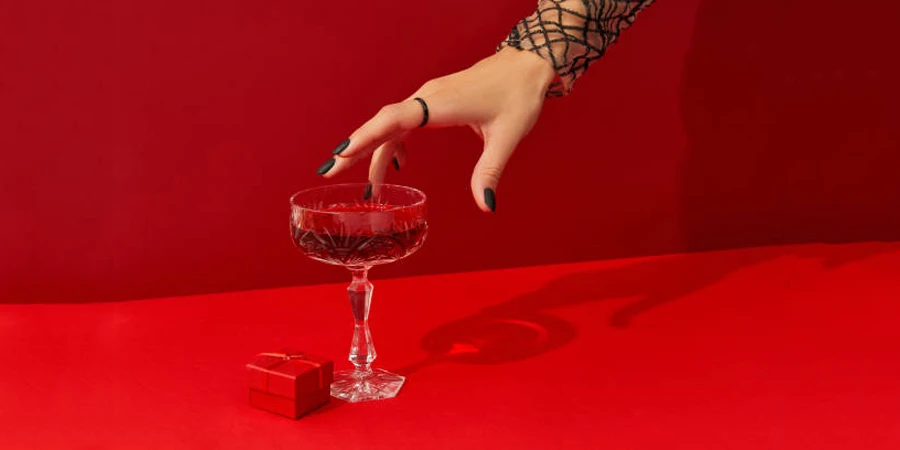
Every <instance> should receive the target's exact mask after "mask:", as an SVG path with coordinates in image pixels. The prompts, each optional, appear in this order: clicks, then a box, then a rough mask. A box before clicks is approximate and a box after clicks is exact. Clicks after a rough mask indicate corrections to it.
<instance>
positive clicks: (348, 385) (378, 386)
mask: <svg viewBox="0 0 900 450" xmlns="http://www.w3.org/2000/svg"><path fill="white" fill-rule="evenodd" d="M405 381H406V377H404V376H401V375H397V374H393V373H390V372H388V371H386V370H382V369H372V371H371V372H370V373H367V374H365V375H363V376H360V375H359V374H358V373H357V372H356V370H354V369H349V370H340V371H337V372H335V373H334V383H332V384H331V396H332V397H335V398H339V399H341V400H344V401H347V402H351V403H356V402H367V401H369V400H382V399H385V398H393V397H396V396H397V393H398V392H400V388H401V387H402V386H403V382H405Z"/></svg>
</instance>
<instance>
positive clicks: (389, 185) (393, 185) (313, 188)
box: [290, 182, 428, 214]
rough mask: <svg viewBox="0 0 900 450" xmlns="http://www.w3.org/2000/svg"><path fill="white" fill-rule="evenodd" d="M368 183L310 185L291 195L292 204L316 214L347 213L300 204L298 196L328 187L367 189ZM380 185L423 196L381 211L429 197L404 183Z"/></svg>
mask: <svg viewBox="0 0 900 450" xmlns="http://www.w3.org/2000/svg"><path fill="white" fill-rule="evenodd" d="M368 184H370V183H362V182H356V183H337V184H325V185H321V186H314V187H310V188H306V189H301V190H299V191H297V192H295V193H294V194H293V195H291V198H290V203H291V206H296V207H298V208H302V209H304V210H307V211H311V212H314V213H316V214H347V213H349V212H350V211H328V210H323V209H320V208H314V207H311V206H304V205H300V204H297V202H296V199H297V197H299V196H301V195H303V194H309V193H311V192H315V191H320V190H327V189H334V188H349V187H360V188H363V189H365V186H366V185H368ZM379 186H386V187H389V188H399V189H402V190H406V191H410V192H413V193H415V194H417V195H419V196H420V197H421V198H420V199H419V200H417V201H416V202H414V203H411V204H409V205H402V206H401V205H396V206H393V205H392V206H391V207H390V208H387V209H383V210H379V212H392V211H399V210H403V209H408V208H416V207H419V206H422V205H424V204H425V201H426V200H427V199H428V197H427V196H426V195H425V193H424V192H422V191H421V190H419V189H416V188H414V187H411V186H405V185H402V184H391V183H381V184H379Z"/></svg>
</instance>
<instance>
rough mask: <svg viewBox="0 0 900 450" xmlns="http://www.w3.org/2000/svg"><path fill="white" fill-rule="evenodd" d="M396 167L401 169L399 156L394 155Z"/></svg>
mask: <svg viewBox="0 0 900 450" xmlns="http://www.w3.org/2000/svg"><path fill="white" fill-rule="evenodd" d="M394 168H395V169H397V170H400V160H399V159H397V157H396V156H395V157H394Z"/></svg>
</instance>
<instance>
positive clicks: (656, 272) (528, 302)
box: [400, 243, 900, 374]
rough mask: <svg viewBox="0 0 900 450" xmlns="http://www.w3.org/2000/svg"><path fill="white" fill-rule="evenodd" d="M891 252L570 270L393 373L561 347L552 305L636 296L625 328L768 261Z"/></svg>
mask: <svg viewBox="0 0 900 450" xmlns="http://www.w3.org/2000/svg"><path fill="white" fill-rule="evenodd" d="M897 251H900V243H890V244H883V243H882V244H876V243H867V244H854V245H838V246H835V245H806V246H797V247H790V248H787V249H785V248H778V247H768V248H757V249H744V250H740V251H728V252H711V253H697V254H686V255H679V256H673V257H664V258H660V259H653V260H650V261H643V262H637V263H635V264H633V265H629V266H624V267H616V268H611V269H604V270H596V271H588V272H581V273H575V274H571V275H567V276H564V277H561V278H558V279H556V280H553V281H551V282H550V283H548V284H547V285H545V286H544V287H542V288H541V289H539V290H537V291H534V292H531V293H528V294H525V295H523V296H520V297H517V298H514V299H512V300H509V301H507V302H504V303H501V304H498V305H493V306H490V307H488V308H485V309H483V310H482V311H481V312H479V313H478V314H476V315H472V316H470V317H466V318H464V319H461V320H457V321H453V322H450V323H446V324H443V325H441V326H439V327H437V328H435V329H433V330H431V331H429V332H428V333H426V335H425V337H424V338H423V339H422V347H423V349H424V350H425V351H426V352H427V353H428V355H429V356H428V357H427V358H425V359H423V360H422V361H419V362H417V363H414V364H412V365H410V366H407V367H404V368H402V369H400V373H404V374H409V373H412V372H414V371H416V370H419V369H421V368H423V367H427V366H430V365H433V364H438V363H441V362H448V361H455V362H465V363H472V364H501V363H505V362H510V361H517V360H522V359H527V358H531V357H534V356H537V355H539V354H541V353H544V352H548V351H551V350H553V349H555V348H558V347H561V346H563V345H565V344H566V343H568V342H569V341H571V340H572V339H573V338H575V336H576V335H577V334H578V331H577V330H576V329H575V327H574V326H573V325H572V324H570V323H568V322H566V321H564V320H562V319H559V318H557V317H554V316H552V315H550V314H549V312H551V311H552V310H553V309H556V308H562V307H566V306H573V305H578V304H580V303H585V302H595V301H604V300H612V299H621V298H626V297H640V299H639V300H637V301H634V302H631V303H628V304H626V305H625V306H623V307H620V308H618V309H617V310H615V311H614V312H613V314H612V315H611V316H610V317H609V318H608V319H607V320H608V323H609V325H611V326H613V327H616V328H620V329H626V328H628V327H629V326H630V325H631V323H632V322H633V321H634V320H636V319H638V318H639V317H640V316H641V315H642V314H645V313H647V312H648V311H651V310H653V309H655V308H659V307H660V306H663V305H666V304H668V303H670V302H674V301H677V300H679V299H681V298H684V297H686V296H688V295H690V294H692V293H694V292H697V291H700V290H702V289H704V288H707V287H709V286H712V285H714V284H716V283H717V282H719V281H720V280H722V279H724V278H726V277H728V276H730V275H732V274H734V273H736V272H738V271H740V270H741V269H744V268H747V267H750V266H754V265H758V264H762V263H765V262H768V261H772V260H774V259H778V258H784V257H795V258H800V259H812V260H816V261H818V263H819V264H821V266H822V267H823V268H825V269H826V270H833V269H837V268H839V267H841V266H844V265H847V264H851V263H853V262H857V261H862V260H865V259H868V258H871V257H875V256H878V255H882V254H889V253H894V252H897ZM597 320H598V321H601V320H603V318H600V317H598V318H597Z"/></svg>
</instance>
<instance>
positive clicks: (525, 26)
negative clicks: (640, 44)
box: [497, 0, 654, 97]
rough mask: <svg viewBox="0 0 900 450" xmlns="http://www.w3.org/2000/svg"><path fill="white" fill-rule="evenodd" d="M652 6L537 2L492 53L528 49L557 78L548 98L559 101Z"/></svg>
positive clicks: (605, 0) (644, 0) (642, 2)
mask: <svg viewBox="0 0 900 450" xmlns="http://www.w3.org/2000/svg"><path fill="white" fill-rule="evenodd" d="M653 1H654V0H539V1H538V7H537V10H536V11H535V12H534V14H532V15H530V16H528V17H526V18H524V19H522V20H521V21H519V23H517V24H516V26H514V27H513V29H512V31H510V32H509V36H507V38H506V40H504V41H503V42H501V43H500V45H499V46H498V47H497V50H498V51H499V50H500V49H502V48H504V47H514V48H518V49H520V50H529V51H532V52H535V53H537V54H538V55H540V56H541V57H542V58H544V59H546V60H548V61H550V62H551V63H552V64H553V67H554V68H555V69H556V73H557V74H558V77H557V79H556V80H554V82H553V84H551V85H550V89H549V90H548V91H547V95H548V96H554V97H559V96H563V95H566V94H568V93H569V91H571V90H572V85H573V84H574V83H575V80H576V79H578V77H580V76H581V75H583V74H584V72H585V71H586V70H587V69H588V66H590V65H591V63H592V62H594V61H596V60H598V59H600V58H601V57H602V56H603V55H604V53H606V49H607V48H608V47H609V46H610V45H612V43H613V42H615V41H616V38H618V37H619V34H620V33H621V32H622V31H623V30H625V29H626V28H628V27H629V26H630V25H631V24H632V23H633V22H634V18H635V16H637V14H638V13H639V12H641V11H642V10H643V9H644V8H646V7H648V6H650V4H651V3H653Z"/></svg>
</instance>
